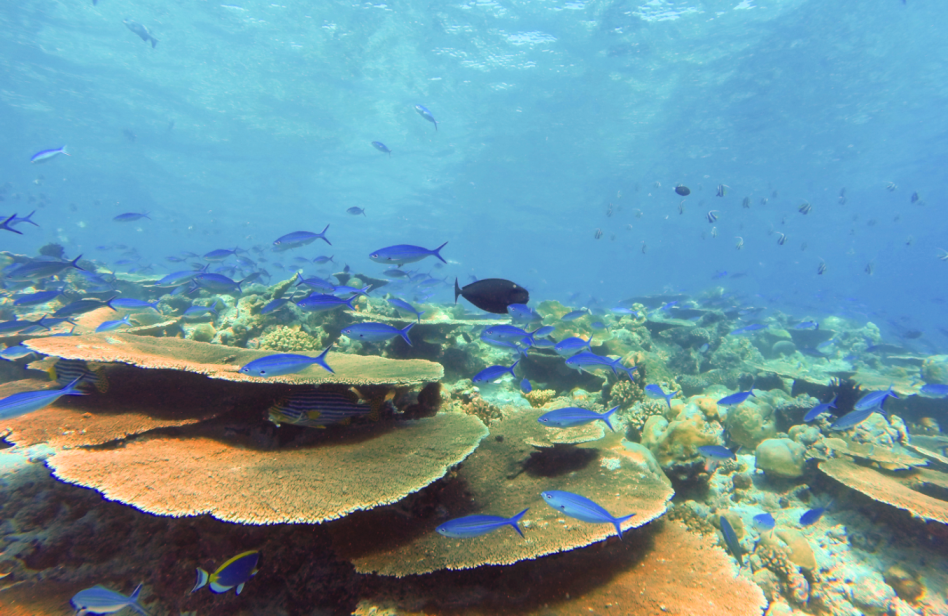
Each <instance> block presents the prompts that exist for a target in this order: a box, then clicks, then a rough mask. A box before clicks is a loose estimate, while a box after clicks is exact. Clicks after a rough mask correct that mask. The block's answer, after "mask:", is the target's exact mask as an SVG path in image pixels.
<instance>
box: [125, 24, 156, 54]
mask: <svg viewBox="0 0 948 616" xmlns="http://www.w3.org/2000/svg"><path fill="white" fill-rule="evenodd" d="M122 23H123V24H125V27H126V28H128V29H129V30H131V31H132V32H134V33H135V34H137V35H138V36H140V37H141V39H142V40H143V41H145V42H146V43H147V42H149V41H151V46H152V49H154V47H155V45H157V44H158V39H156V38H155V37H154V36H152V34H151V32H149V30H148V28H146V27H145V26H143V25H141V24H140V23H138V22H137V21H132V20H131V19H123V20H122Z"/></svg>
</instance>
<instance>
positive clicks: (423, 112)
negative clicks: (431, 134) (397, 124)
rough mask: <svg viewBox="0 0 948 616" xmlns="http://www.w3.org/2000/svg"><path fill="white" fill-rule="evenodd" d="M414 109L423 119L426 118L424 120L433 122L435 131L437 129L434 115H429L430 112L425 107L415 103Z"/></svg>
mask: <svg viewBox="0 0 948 616" xmlns="http://www.w3.org/2000/svg"><path fill="white" fill-rule="evenodd" d="M415 111H417V112H418V115H420V116H421V117H423V118H424V119H426V120H428V121H429V122H431V123H432V124H434V125H435V132H437V130H438V121H437V120H435V119H434V116H433V115H431V112H430V111H428V110H427V109H426V108H425V107H423V106H421V105H415Z"/></svg>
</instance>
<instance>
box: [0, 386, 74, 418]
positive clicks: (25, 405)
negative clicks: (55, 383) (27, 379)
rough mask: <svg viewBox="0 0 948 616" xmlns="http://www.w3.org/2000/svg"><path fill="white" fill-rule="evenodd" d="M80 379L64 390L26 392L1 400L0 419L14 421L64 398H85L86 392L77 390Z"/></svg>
mask: <svg viewBox="0 0 948 616" xmlns="http://www.w3.org/2000/svg"><path fill="white" fill-rule="evenodd" d="M78 382H79V379H76V380H74V381H73V382H71V383H70V384H69V385H66V386H65V387H64V388H62V389H52V390H49V389H43V390H40V391H24V392H22V393H19V394H13V395H12V396H7V397H6V398H3V399H2V400H0V419H13V418H14V417H19V416H21V415H26V414H27V413H32V412H33V411H38V410H40V409H42V408H45V407H47V406H49V405H50V404H52V403H53V402H56V400H59V398H60V397H62V396H84V395H86V394H85V392H83V391H80V390H79V389H77V388H76V384H77V383H78Z"/></svg>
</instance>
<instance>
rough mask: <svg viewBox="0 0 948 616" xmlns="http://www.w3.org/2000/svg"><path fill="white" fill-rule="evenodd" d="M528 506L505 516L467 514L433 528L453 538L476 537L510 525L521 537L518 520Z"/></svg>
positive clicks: (521, 532)
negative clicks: (512, 514)
mask: <svg viewBox="0 0 948 616" xmlns="http://www.w3.org/2000/svg"><path fill="white" fill-rule="evenodd" d="M529 510H530V508H529V507H528V508H527V509H524V510H523V511H521V512H520V513H518V514H517V515H515V516H513V517H510V518H505V517H502V516H498V515H468V516H464V517H463V518H456V519H454V520H448V521H447V522H445V523H444V524H441V525H440V526H438V528H436V529H435V530H436V531H437V532H438V533H439V534H442V535H444V536H445V537H452V538H455V539H465V538H467V537H477V536H479V535H485V534H487V533H490V532H493V531H495V530H497V529H498V528H503V527H504V526H511V527H513V529H514V530H515V531H517V534H518V535H520V536H521V537H523V531H521V530H520V526H519V524H520V520H521V519H522V518H523V516H524V515H526V513H527V511H529Z"/></svg>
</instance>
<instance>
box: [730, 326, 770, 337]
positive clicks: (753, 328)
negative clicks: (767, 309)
mask: <svg viewBox="0 0 948 616" xmlns="http://www.w3.org/2000/svg"><path fill="white" fill-rule="evenodd" d="M761 329H767V326H766V325H764V324H762V323H755V324H753V325H745V326H744V327H738V328H737V329H735V330H732V331H731V333H729V334H728V335H729V336H737V335H740V334H747V333H750V332H756V331H758V330H761Z"/></svg>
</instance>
